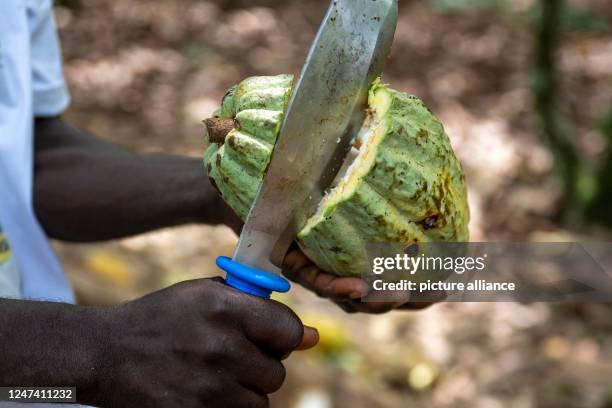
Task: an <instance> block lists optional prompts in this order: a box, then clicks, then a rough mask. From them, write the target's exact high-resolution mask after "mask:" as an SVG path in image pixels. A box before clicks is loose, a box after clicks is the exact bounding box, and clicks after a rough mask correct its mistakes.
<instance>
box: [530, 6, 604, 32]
mask: <svg viewBox="0 0 612 408" xmlns="http://www.w3.org/2000/svg"><path fill="white" fill-rule="evenodd" d="M527 18H528V20H529V21H530V22H531V23H532V24H533V25H537V24H539V22H540V21H541V18H542V1H537V2H535V3H534V4H533V6H532V7H531V8H530V9H529V11H528V12H527ZM559 22H560V24H561V27H562V28H563V29H564V30H567V31H570V32H584V33H590V34H602V33H606V32H608V31H610V28H611V27H610V24H609V22H608V21H606V20H605V19H603V18H601V17H599V16H596V15H595V14H593V13H592V12H591V11H588V10H583V9H579V8H576V7H572V6H570V5H568V4H564V7H563V8H562V9H561V11H560V15H559Z"/></svg>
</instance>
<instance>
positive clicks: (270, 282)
mask: <svg viewBox="0 0 612 408" xmlns="http://www.w3.org/2000/svg"><path fill="white" fill-rule="evenodd" d="M216 263H217V266H218V267H219V268H221V269H223V270H224V271H225V272H226V273H227V275H226V277H225V283H226V284H227V285H229V286H231V287H233V288H236V289H238V290H241V291H242V292H245V293H248V294H250V295H254V296H259V297H261V298H264V299H268V298H270V295H271V294H272V292H287V291H288V290H289V288H290V287H291V284H290V283H289V281H288V280H287V279H285V278H283V277H282V276H278V275H275V274H273V273H270V272H265V271H261V270H259V269H255V268H253V267H251V266H248V265H243V264H241V263H239V262H236V261H234V260H232V259H230V258H228V257H226V256H220V257H217V260H216Z"/></svg>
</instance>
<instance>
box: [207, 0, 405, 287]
mask: <svg viewBox="0 0 612 408" xmlns="http://www.w3.org/2000/svg"><path fill="white" fill-rule="evenodd" d="M396 25H397V0H333V1H332V2H331V4H330V6H329V9H328V11H327V14H326V15H325V18H324V19H323V22H322V23H321V27H320V28H319V31H318V33H317V36H316V38H315V40H314V42H313V44H312V46H311V48H310V52H309V53H308V57H307V58H306V63H305V64H304V67H303V68H302V73H301V75H300V78H299V80H298V81H297V84H296V85H295V86H294V88H293V92H292V95H291V99H290V102H289V106H288V107H287V111H286V114H285V117H284V120H283V123H282V126H281V129H280V134H279V136H278V140H277V142H276V144H275V147H274V150H273V152H272V158H271V160H270V164H269V166H268V170H267V173H266V176H265V177H264V180H263V183H262V185H261V187H260V189H259V192H258V193H257V197H256V198H255V202H254V203H253V205H252V206H251V209H250V212H249V215H248V217H247V220H246V222H245V225H244V227H243V229H242V233H241V234H240V240H239V241H238V245H237V246H236V250H235V252H234V256H233V258H232V259H229V258H227V257H218V258H217V261H216V262H217V265H218V266H219V267H220V268H221V269H223V270H225V271H226V273H227V276H226V283H227V284H228V285H230V286H233V287H235V288H237V289H239V290H242V291H243V292H246V293H249V294H251V295H255V296H259V297H263V298H269V297H270V294H271V293H272V292H273V291H277V292H286V291H288V290H289V287H290V285H289V282H288V281H287V280H286V279H284V278H283V277H281V276H280V273H281V265H282V262H283V259H284V257H285V255H286V253H287V250H288V249H289V246H290V245H291V243H292V242H293V240H294V239H295V237H296V236H297V233H298V232H299V231H300V229H301V228H303V227H304V225H305V224H306V221H307V219H308V217H309V216H311V215H313V214H314V213H315V211H316V209H317V206H318V205H319V203H320V202H321V199H322V198H323V195H324V194H325V190H326V189H327V188H328V187H329V186H330V184H331V183H332V181H333V179H334V177H335V176H336V173H337V172H338V170H339V169H340V167H341V166H342V163H343V162H344V160H345V158H346V155H347V153H348V151H349V150H350V147H351V141H352V139H353V137H354V135H355V134H356V133H357V131H358V130H359V128H360V127H361V125H362V123H363V120H364V118H365V109H366V104H367V96H368V90H369V88H370V85H371V84H372V82H373V81H374V80H375V79H376V78H377V77H378V76H380V75H381V73H382V70H383V67H384V65H385V62H386V60H387V57H388V55H389V51H390V49H391V43H392V42H393V35H394V34H395V27H396Z"/></svg>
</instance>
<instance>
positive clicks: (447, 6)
mask: <svg viewBox="0 0 612 408" xmlns="http://www.w3.org/2000/svg"><path fill="white" fill-rule="evenodd" d="M429 4H430V5H431V6H432V7H433V8H434V9H436V10H438V11H442V12H451V11H464V10H469V9H501V8H503V6H504V0H429Z"/></svg>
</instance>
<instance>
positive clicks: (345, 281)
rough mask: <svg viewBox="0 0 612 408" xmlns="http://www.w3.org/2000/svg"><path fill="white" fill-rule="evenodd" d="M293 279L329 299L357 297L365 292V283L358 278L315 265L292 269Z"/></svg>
mask: <svg viewBox="0 0 612 408" xmlns="http://www.w3.org/2000/svg"><path fill="white" fill-rule="evenodd" d="M292 277H293V280H294V281H296V282H298V283H299V284H300V285H302V286H304V287H305V288H306V289H309V290H311V291H313V292H315V293H316V294H318V295H319V296H322V297H327V298H331V299H340V298H349V299H358V298H360V297H361V296H363V295H364V294H365V293H367V289H368V288H367V285H366V283H365V282H364V281H363V280H361V279H360V278H349V277H342V278H341V277H338V276H335V275H331V274H329V273H325V272H323V271H321V270H320V269H319V268H317V267H316V266H315V265H310V266H307V267H305V268H302V269H301V270H299V271H294V272H293V274H292Z"/></svg>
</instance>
